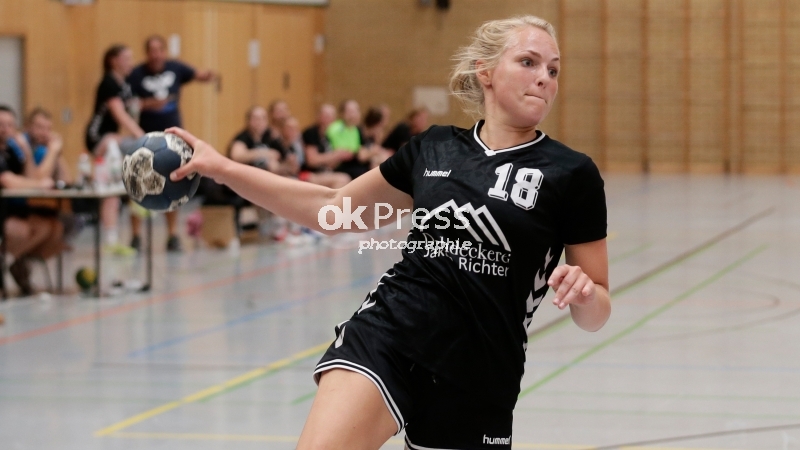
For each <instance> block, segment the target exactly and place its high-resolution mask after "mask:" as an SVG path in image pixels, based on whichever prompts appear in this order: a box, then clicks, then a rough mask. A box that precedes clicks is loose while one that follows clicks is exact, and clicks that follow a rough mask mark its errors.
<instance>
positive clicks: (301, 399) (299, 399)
mask: <svg viewBox="0 0 800 450" xmlns="http://www.w3.org/2000/svg"><path fill="white" fill-rule="evenodd" d="M316 395H317V390H316V389H314V390H313V391H311V392H309V393H308V394H304V395H301V396H300V397H297V398H296V399H294V400H292V405H299V404H300V403H303V402H304V401H306V400H310V399H312V398H314V397H315V396H316Z"/></svg>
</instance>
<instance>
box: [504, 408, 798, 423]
mask: <svg viewBox="0 0 800 450" xmlns="http://www.w3.org/2000/svg"><path fill="white" fill-rule="evenodd" d="M514 411H515V412H520V411H526V412H534V413H547V414H553V413H558V414H570V415H572V414H586V415H600V416H607V415H609V414H618V415H624V416H625V415H631V416H666V417H725V418H740V419H741V418H747V419H784V420H798V419H800V414H752V413H731V412H687V411H648V410H646V409H631V410H627V409H571V408H520V407H516V408H514Z"/></svg>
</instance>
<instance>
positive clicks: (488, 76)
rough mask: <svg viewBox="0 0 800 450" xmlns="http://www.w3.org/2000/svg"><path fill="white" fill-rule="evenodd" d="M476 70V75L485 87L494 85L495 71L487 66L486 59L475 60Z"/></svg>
mask: <svg viewBox="0 0 800 450" xmlns="http://www.w3.org/2000/svg"><path fill="white" fill-rule="evenodd" d="M475 71H476V72H475V76H476V77H478V82H480V83H481V85H482V86H483V87H489V86H491V85H492V72H493V71H492V70H491V69H488V68H486V61H484V60H482V59H479V60H477V61H475Z"/></svg>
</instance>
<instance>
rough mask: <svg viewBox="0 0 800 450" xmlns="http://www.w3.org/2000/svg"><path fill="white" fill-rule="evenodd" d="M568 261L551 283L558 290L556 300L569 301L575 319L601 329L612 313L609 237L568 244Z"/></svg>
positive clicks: (561, 305)
mask: <svg viewBox="0 0 800 450" xmlns="http://www.w3.org/2000/svg"><path fill="white" fill-rule="evenodd" d="M565 251H566V257H567V263H566V264H565V265H563V266H559V267H556V270H554V271H553V274H552V275H551V276H550V279H549V280H548V282H547V284H549V285H550V287H552V288H553V290H554V291H556V295H555V297H554V298H553V304H554V305H556V306H558V307H559V309H564V308H566V307H567V305H569V311H570V314H571V315H572V320H573V321H574V322H575V324H576V325H578V326H579V327H581V328H582V329H584V330H586V331H597V330H599V329H600V328H602V327H603V325H605V323H606V321H607V320H608V317H609V316H610V315H611V297H610V296H609V294H608V248H607V246H606V240H605V239H601V240H599V241H594V242H587V243H585V244H577V245H567V246H566V248H565Z"/></svg>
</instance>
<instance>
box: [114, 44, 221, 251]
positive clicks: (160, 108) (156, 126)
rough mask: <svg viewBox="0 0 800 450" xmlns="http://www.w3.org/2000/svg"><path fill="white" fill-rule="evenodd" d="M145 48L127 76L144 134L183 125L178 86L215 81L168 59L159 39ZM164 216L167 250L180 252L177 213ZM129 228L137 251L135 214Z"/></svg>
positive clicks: (210, 75) (138, 224)
mask: <svg viewBox="0 0 800 450" xmlns="http://www.w3.org/2000/svg"><path fill="white" fill-rule="evenodd" d="M144 47H145V53H146V55H147V60H146V61H145V62H144V63H143V64H140V65H138V66H136V67H135V68H134V69H133V71H132V72H131V73H130V75H129V76H128V83H129V84H130V85H131V90H132V92H133V95H134V96H135V97H137V98H138V99H139V104H140V108H141V112H140V114H139V125H140V126H141V127H142V129H143V130H144V132H145V133H150V132H152V131H164V130H166V129H167V128H169V127H180V126H182V124H183V122H182V119H181V112H180V98H181V87H182V86H183V85H184V84H186V83H189V82H191V81H195V80H196V81H200V82H210V81H214V80H215V79H216V75H215V74H214V72H212V71H210V70H196V69H194V68H193V67H191V66H188V65H186V64H184V63H182V62H180V61H177V60H172V59H167V42H166V40H165V39H164V38H163V37H161V36H158V35H154V36H150V37H148V38H147V39H146V40H145V44H144ZM164 215H165V216H166V218H167V229H168V230H167V231H168V233H169V238H168V240H167V251H180V250H181V243H180V239H179V238H178V235H177V225H178V211H170V212H167V213H165V214H164ZM131 226H132V228H133V237H132V239H131V247H134V248H136V249H138V248H139V246H140V244H141V239H140V238H139V235H140V231H141V222H140V220H139V218H138V217H136V216H135V215H131Z"/></svg>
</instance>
